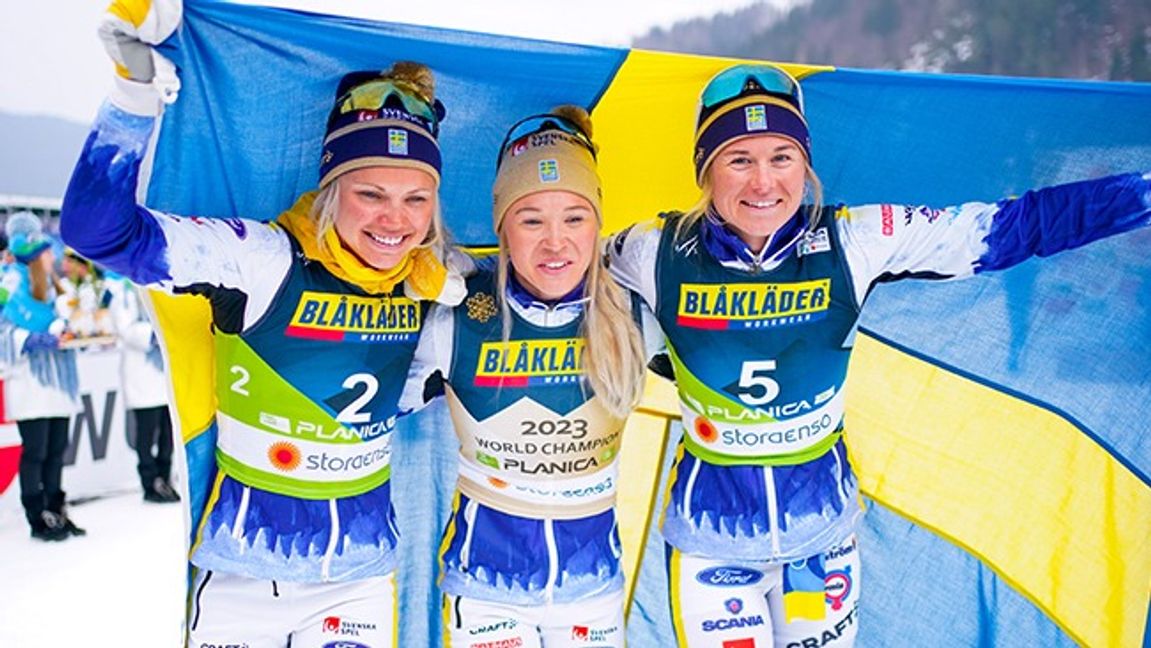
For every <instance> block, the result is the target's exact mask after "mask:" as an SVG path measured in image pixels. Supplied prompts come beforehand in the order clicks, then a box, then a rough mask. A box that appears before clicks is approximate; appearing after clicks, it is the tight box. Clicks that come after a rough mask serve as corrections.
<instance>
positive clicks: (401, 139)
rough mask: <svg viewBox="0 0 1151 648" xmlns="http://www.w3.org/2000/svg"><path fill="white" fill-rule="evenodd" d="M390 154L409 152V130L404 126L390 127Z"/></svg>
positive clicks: (405, 153)
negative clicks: (403, 127)
mask: <svg viewBox="0 0 1151 648" xmlns="http://www.w3.org/2000/svg"><path fill="white" fill-rule="evenodd" d="M388 154H389V155H405V156H406V155H407V154H408V131H406V130H404V129H402V128H389V129H388Z"/></svg>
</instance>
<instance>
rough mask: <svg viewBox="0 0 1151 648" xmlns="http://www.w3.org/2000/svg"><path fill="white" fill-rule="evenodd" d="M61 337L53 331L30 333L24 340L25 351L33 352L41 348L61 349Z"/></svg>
mask: <svg viewBox="0 0 1151 648" xmlns="http://www.w3.org/2000/svg"><path fill="white" fill-rule="evenodd" d="M59 348H60V338H58V337H56V336H55V335H52V334H51V333H30V334H29V335H28V339H27V340H24V353H32V352H33V351H39V350H41V349H59Z"/></svg>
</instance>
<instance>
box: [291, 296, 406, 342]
mask: <svg viewBox="0 0 1151 648" xmlns="http://www.w3.org/2000/svg"><path fill="white" fill-rule="evenodd" d="M419 330H420V308H419V305H418V304H416V302H414V301H412V300H411V299H408V298H407V297H385V298H380V297H361V296H358V295H341V294H338V293H320V292H312V291H304V294H302V295H300V301H299V303H298V304H297V305H296V313H295V314H294V315H292V321H291V322H289V323H288V327H287V329H286V330H285V331H284V333H285V334H286V335H288V336H290V337H299V338H309V339H313V340H326V341H332V342H363V343H382V342H411V341H413V340H415V339H416V335H417V334H418V333H419Z"/></svg>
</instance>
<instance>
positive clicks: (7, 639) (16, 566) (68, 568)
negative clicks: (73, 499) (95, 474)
mask: <svg viewBox="0 0 1151 648" xmlns="http://www.w3.org/2000/svg"><path fill="white" fill-rule="evenodd" d="M69 515H70V517H71V518H72V519H73V520H74V521H75V522H76V523H77V524H79V525H80V526H81V527H83V528H85V529H87V531H88V535H86V536H82V537H73V538H70V539H68V540H65V541H63V542H42V541H40V540H35V539H33V538H32V537H31V536H30V535H29V532H28V526H27V525H26V524H24V520H23V517H22V516H21V517H19V518H9V519H6V520H5V521H4V524H3V525H2V526H0V547H2V548H3V551H0V583H2V585H0V646H5V647H9V648H24V647H25V646H29V647H30V646H35V647H36V648H57V647H58V648H72V647H74V646H116V647H117V648H157V647H161V648H162V647H164V646H173V647H175V646H181V645H182V641H183V637H182V633H183V629H182V623H183V618H184V601H183V598H184V582H185V581H184V578H185V571H184V565H185V563H184V558H183V550H184V549H183V541H182V536H183V533H184V522H183V519H182V517H181V516H182V514H181V507H180V505H179V504H153V503H149V502H145V501H143V499H142V497H141V494H140V491H139V490H132V491H120V492H117V493H115V494H112V495H109V496H106V497H102V498H100V499H96V500H92V501H89V502H85V503H80V504H74V505H71V506H70V508H69Z"/></svg>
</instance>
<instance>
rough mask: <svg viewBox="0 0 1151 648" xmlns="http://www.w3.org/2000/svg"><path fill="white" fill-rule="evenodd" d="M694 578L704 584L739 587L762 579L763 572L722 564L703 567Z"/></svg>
mask: <svg viewBox="0 0 1151 648" xmlns="http://www.w3.org/2000/svg"><path fill="white" fill-rule="evenodd" d="M695 579H696V580H697V581H699V582H701V583H703V584H704V585H713V586H715V587H741V586H743V585H753V584H755V583H758V582H759V581H761V580H763V572H758V571H755V570H754V569H747V568H746V567H738V566H735V565H724V566H721V567H712V568H711V569H705V570H703V571H701V572H699V573H698V574H696V575H695Z"/></svg>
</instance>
